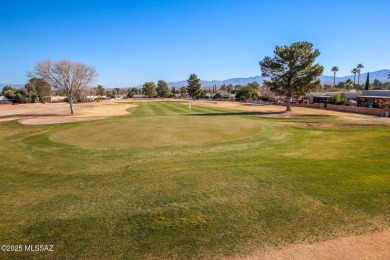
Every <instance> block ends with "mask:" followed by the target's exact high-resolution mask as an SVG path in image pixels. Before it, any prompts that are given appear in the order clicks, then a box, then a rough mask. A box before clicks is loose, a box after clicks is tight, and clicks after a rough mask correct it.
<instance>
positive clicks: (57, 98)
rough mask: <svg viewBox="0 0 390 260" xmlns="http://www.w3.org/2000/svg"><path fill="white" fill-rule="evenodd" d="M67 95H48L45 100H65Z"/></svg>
mask: <svg viewBox="0 0 390 260" xmlns="http://www.w3.org/2000/svg"><path fill="white" fill-rule="evenodd" d="M65 99H66V96H46V97H45V102H64V101H65Z"/></svg>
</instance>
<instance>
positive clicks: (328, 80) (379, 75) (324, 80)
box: [0, 69, 390, 90]
mask: <svg viewBox="0 0 390 260" xmlns="http://www.w3.org/2000/svg"><path fill="white" fill-rule="evenodd" d="M389 73H390V70H388V69H383V70H378V71H374V72H370V82H371V83H372V82H373V81H374V80H375V79H378V80H380V81H381V82H390V79H389V78H388V77H389ZM366 77H367V72H365V73H362V74H360V84H364V83H365V82H366ZM347 79H351V80H353V75H350V76H345V77H336V84H337V83H339V82H345V81H346V80H347ZM263 80H264V77H261V76H256V77H249V78H232V79H225V80H201V81H200V83H201V84H202V87H204V88H207V87H212V86H214V85H217V87H220V86H221V85H223V84H226V85H229V84H233V85H246V84H248V83H251V82H253V81H256V82H258V83H260V84H262V83H263ZM320 80H321V84H322V85H325V84H328V85H332V84H333V76H320ZM355 81H356V83H357V82H358V75H356V80H355ZM6 85H10V86H12V87H14V88H22V87H24V84H0V90H1V89H2V88H3V87H4V86H6ZM168 85H169V87H182V86H187V80H181V81H176V82H168ZM137 87H142V85H141V86H137Z"/></svg>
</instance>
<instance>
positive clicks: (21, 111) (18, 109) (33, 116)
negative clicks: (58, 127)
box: [0, 101, 137, 125]
mask: <svg viewBox="0 0 390 260" xmlns="http://www.w3.org/2000/svg"><path fill="white" fill-rule="evenodd" d="M136 106H137V105H133V104H127V103H123V102H122V103H119V102H114V101H104V102H92V103H80V104H75V105H74V111H75V115H70V109H69V104H68V103H47V104H40V103H33V104H20V105H2V106H1V109H0V121H5V120H14V119H21V120H20V122H21V123H22V124H31V125H42V124H59V123H69V122H80V121H89V120H99V119H103V118H106V117H108V116H117V115H125V114H128V113H129V112H127V111H126V109H128V108H132V107H136Z"/></svg>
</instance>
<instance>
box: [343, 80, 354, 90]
mask: <svg viewBox="0 0 390 260" xmlns="http://www.w3.org/2000/svg"><path fill="white" fill-rule="evenodd" d="M352 84H353V82H352V80H351V79H347V80H346V81H345V86H346V87H347V89H350V87H351V86H352Z"/></svg>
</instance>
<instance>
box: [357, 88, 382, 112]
mask: <svg viewBox="0 0 390 260" xmlns="http://www.w3.org/2000/svg"><path fill="white" fill-rule="evenodd" d="M356 101H357V106H358V107H372V108H379V107H380V106H381V104H387V106H389V105H390V90H363V92H362V94H361V95H359V96H358V97H356Z"/></svg>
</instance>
